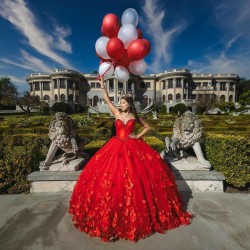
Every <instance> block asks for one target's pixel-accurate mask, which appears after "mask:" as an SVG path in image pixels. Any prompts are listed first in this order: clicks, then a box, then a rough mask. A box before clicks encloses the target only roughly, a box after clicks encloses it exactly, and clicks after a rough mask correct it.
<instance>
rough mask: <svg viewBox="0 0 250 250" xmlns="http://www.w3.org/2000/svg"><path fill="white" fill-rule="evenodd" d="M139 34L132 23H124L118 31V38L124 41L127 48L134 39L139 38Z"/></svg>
mask: <svg viewBox="0 0 250 250" xmlns="http://www.w3.org/2000/svg"><path fill="white" fill-rule="evenodd" d="M137 36H138V33H137V30H136V28H135V26H134V25H132V24H125V25H123V26H122V27H121V28H120V29H119V32H118V38H120V39H121V40H122V41H123V43H124V46H125V49H127V48H128V45H129V43H130V42H132V41H133V40H134V39H137Z"/></svg>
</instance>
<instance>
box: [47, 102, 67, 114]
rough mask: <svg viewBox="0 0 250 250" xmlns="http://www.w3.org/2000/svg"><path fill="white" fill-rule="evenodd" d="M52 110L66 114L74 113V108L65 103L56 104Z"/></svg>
mask: <svg viewBox="0 0 250 250" xmlns="http://www.w3.org/2000/svg"><path fill="white" fill-rule="evenodd" d="M51 110H52V111H54V112H65V113H66V114H71V113H72V108H71V107H70V105H69V104H68V103H65V102H56V103H55V104H54V105H53V106H52V107H51Z"/></svg>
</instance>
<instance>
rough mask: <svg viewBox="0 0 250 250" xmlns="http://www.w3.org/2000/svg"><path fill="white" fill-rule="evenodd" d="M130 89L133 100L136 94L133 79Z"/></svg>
mask: <svg viewBox="0 0 250 250" xmlns="http://www.w3.org/2000/svg"><path fill="white" fill-rule="evenodd" d="M131 91H132V94H133V98H134V100H135V97H136V94H135V83H134V81H132V83H131Z"/></svg>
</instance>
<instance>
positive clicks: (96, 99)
mask: <svg viewBox="0 0 250 250" xmlns="http://www.w3.org/2000/svg"><path fill="white" fill-rule="evenodd" d="M98 101H99V97H98V96H97V95H95V96H94V98H93V106H94V107H95V106H97V103H98Z"/></svg>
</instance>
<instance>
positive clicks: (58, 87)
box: [27, 69, 239, 111]
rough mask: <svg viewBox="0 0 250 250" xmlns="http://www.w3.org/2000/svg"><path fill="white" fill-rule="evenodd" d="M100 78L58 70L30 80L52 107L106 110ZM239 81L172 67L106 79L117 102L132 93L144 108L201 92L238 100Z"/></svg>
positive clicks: (33, 90) (231, 76) (235, 77)
mask: <svg viewBox="0 0 250 250" xmlns="http://www.w3.org/2000/svg"><path fill="white" fill-rule="evenodd" d="M97 77H98V75H97V74H81V73H79V72H76V71H74V70H67V69H65V70H61V69H55V70H52V71H51V72H50V74H43V73H35V74H30V75H29V76H28V77H27V82H28V84H29V86H30V92H31V93H32V94H34V95H36V96H39V98H40V100H44V101H46V102H48V103H49V105H50V106H51V105H53V104H54V103H55V102H67V103H69V104H72V105H74V104H81V105H84V106H85V105H91V106H93V107H96V108H97V109H99V110H100V111H106V108H105V106H106V105H105V102H104V100H103V94H102V91H101V88H100V83H99V82H98V80H97ZM238 81H239V77H238V75H236V74H193V73H191V72H190V71H189V70H188V69H171V70H166V71H164V72H162V73H158V74H149V75H141V76H131V78H130V80H129V81H127V82H125V83H120V82H118V81H117V80H116V79H115V78H114V77H112V78H110V79H107V80H106V88H107V91H108V93H109V96H110V98H111V100H112V101H113V102H114V104H115V105H118V104H119V101H120V97H121V95H123V94H131V95H132V96H133V98H134V100H135V101H136V102H137V103H138V104H140V105H141V107H145V106H147V105H149V104H151V103H152V102H162V103H164V104H165V105H166V106H167V109H168V110H169V108H170V107H172V106H174V105H176V103H179V102H183V103H189V102H192V101H193V100H195V99H196V98H197V97H198V95H201V94H216V95H217V96H218V97H219V98H220V100H221V101H225V102H235V101H236V100H235V89H236V88H235V87H236V83H237V82H238ZM137 106H138V105H137Z"/></svg>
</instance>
